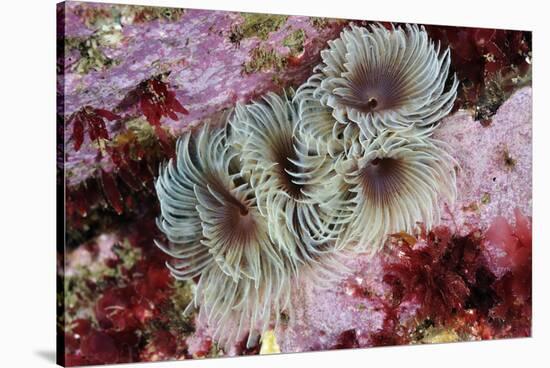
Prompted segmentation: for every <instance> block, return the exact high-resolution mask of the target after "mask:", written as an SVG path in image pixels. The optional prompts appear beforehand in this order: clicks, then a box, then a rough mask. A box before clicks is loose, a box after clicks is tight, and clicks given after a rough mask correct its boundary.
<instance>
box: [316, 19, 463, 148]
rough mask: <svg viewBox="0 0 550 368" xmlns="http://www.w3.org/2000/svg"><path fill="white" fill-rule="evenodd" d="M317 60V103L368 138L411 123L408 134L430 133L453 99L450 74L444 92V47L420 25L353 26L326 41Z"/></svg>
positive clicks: (454, 86)
mask: <svg viewBox="0 0 550 368" xmlns="http://www.w3.org/2000/svg"><path fill="white" fill-rule="evenodd" d="M321 57H322V59H323V64H322V65H321V67H320V68H321V71H322V74H323V76H324V78H323V80H322V82H321V85H320V86H319V87H318V88H317V90H316V94H317V95H319V96H320V101H321V103H322V104H323V105H325V106H328V107H330V108H331V109H332V114H333V116H334V118H335V119H336V120H337V121H339V122H341V123H343V124H348V123H351V122H353V123H356V124H358V125H359V127H360V128H361V130H362V131H363V133H364V134H365V135H366V136H368V137H373V136H375V135H376V134H377V131H379V130H381V129H384V128H389V129H393V130H398V129H402V128H406V127H409V126H411V125H414V126H416V127H417V128H418V129H417V130H414V131H412V132H411V133H415V134H426V133H429V132H430V130H431V129H433V127H434V124H435V123H436V122H437V121H438V120H440V119H441V118H442V117H443V116H445V115H447V114H448V113H449V112H450V110H451V108H452V106H453V103H454V100H455V98H456V90H457V87H458V81H457V79H456V77H455V76H453V78H452V81H451V82H450V83H449V84H450V86H449V87H448V89H447V90H445V86H446V83H447V77H448V73H449V66H450V52H449V49H447V50H445V51H444V52H443V53H440V46H439V44H437V45H434V43H433V42H432V41H430V40H429V38H428V34H427V33H426V31H425V30H424V28H423V27H420V28H419V27H418V26H416V25H406V26H405V29H403V28H401V27H398V28H395V29H392V30H387V29H386V28H384V27H382V26H371V29H370V31H369V30H367V29H366V28H362V27H356V26H352V27H351V28H350V29H346V30H344V31H343V32H342V34H341V38H339V39H336V40H334V41H329V49H327V50H324V51H322V52H321Z"/></svg>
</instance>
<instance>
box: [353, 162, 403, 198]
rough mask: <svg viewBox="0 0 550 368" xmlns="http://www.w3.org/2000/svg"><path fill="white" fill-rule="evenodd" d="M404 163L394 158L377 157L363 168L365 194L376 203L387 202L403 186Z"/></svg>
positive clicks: (361, 171)
mask: <svg viewBox="0 0 550 368" xmlns="http://www.w3.org/2000/svg"><path fill="white" fill-rule="evenodd" d="M402 167H403V163H402V162H401V161H400V160H398V159H394V158H390V157H385V158H375V159H373V160H371V161H369V162H368V163H367V164H366V165H365V166H364V167H363V168H362V169H361V170H360V178H361V183H362V188H363V194H364V195H365V197H367V198H368V199H369V200H371V201H373V202H374V203H376V204H379V205H380V204H384V203H386V202H387V201H388V200H389V199H390V198H391V197H392V196H395V195H397V194H398V193H399V190H400V189H401V187H402V180H403V176H402Z"/></svg>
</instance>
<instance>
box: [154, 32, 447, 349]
mask: <svg viewBox="0 0 550 368" xmlns="http://www.w3.org/2000/svg"><path fill="white" fill-rule="evenodd" d="M321 57H322V59H323V63H322V64H321V65H319V66H318V67H317V68H315V69H314V73H315V74H314V75H313V76H311V77H310V78H309V79H308V81H307V82H306V83H305V84H303V85H302V86H301V87H300V88H298V90H297V92H296V94H295V95H294V97H293V98H292V99H289V98H288V97H287V95H283V96H282V97H281V96H278V95H275V94H273V93H269V94H267V95H266V96H265V97H264V98H263V100H261V101H257V102H253V103H250V104H248V105H246V106H244V105H240V104H239V105H237V106H236V108H235V111H234V113H233V116H232V117H231V119H230V124H229V125H227V126H226V127H225V128H227V129H222V128H214V127H212V126H210V125H208V124H205V125H202V126H201V127H200V128H198V129H197V130H196V131H194V132H188V133H185V134H184V135H183V136H182V137H181V138H180V139H179V141H178V144H177V147H176V150H177V161H169V162H168V164H166V165H165V166H163V167H162V168H161V170H160V175H159V178H158V179H157V182H156V190H157V195H158V198H159V201H160V207H161V215H160V217H159V219H158V226H159V228H160V230H161V231H162V232H163V233H164V234H165V235H166V237H167V238H168V240H169V244H168V245H163V244H160V243H159V244H158V246H159V247H160V248H161V249H163V250H164V251H165V252H166V253H167V254H169V255H171V256H172V257H173V258H174V262H173V263H170V264H168V267H169V268H170V270H171V272H172V274H173V275H174V276H175V277H176V278H178V279H194V278H196V277H199V281H198V284H197V290H196V293H195V298H194V303H193V305H194V306H197V305H198V304H200V305H201V308H200V312H199V313H200V314H201V315H203V316H205V317H206V318H207V320H208V321H209V323H210V324H211V326H213V327H214V328H215V332H214V336H213V337H214V338H216V339H218V340H219V342H220V343H221V344H222V345H223V344H231V343H233V342H235V341H236V340H237V339H240V338H242V336H243V334H245V333H248V332H249V340H248V343H250V342H252V341H254V338H255V337H256V334H257V333H261V332H263V331H265V330H266V329H267V328H268V326H269V323H270V320H271V319H273V318H275V323H278V318H279V315H280V313H281V312H282V311H283V310H287V311H289V312H292V306H291V305H290V301H289V293H290V285H291V283H292V282H293V281H295V280H296V277H298V276H299V275H306V276H305V277H306V278H308V279H310V280H314V281H313V282H314V283H316V284H317V283H319V284H326V282H327V280H328V281H329V282H330V281H331V280H334V279H336V278H337V277H338V276H340V275H341V274H342V273H344V272H346V269H345V267H344V266H343V263H342V258H344V257H345V256H346V254H347V252H348V250H350V249H351V250H353V251H371V252H372V251H376V250H379V249H380V248H381V247H382V246H383V244H384V242H385V240H386V239H387V236H388V235H389V234H391V233H394V232H399V231H407V232H410V231H412V228H413V226H415V224H416V223H417V221H422V222H424V223H425V225H426V226H427V227H431V226H432V224H434V223H435V222H436V221H437V220H438V219H439V203H438V198H439V197H442V198H445V199H447V200H449V201H452V200H453V199H454V197H455V196H456V183H455V171H454V166H455V165H456V162H455V160H454V159H453V158H452V157H451V156H450V155H449V154H448V153H447V152H446V147H445V144H444V143H443V142H440V141H437V140H435V139H433V138H431V132H432V131H433V129H435V128H436V126H437V123H438V121H439V120H440V119H441V118H442V117H444V116H445V115H446V114H448V113H449V112H450V110H451V108H452V105H453V103H454V100H455V98H456V89H457V80H456V77H454V76H453V77H451V78H450V79H449V78H448V74H449V66H450V55H449V50H445V51H444V52H443V53H440V50H439V45H437V46H435V45H434V44H433V42H431V41H430V40H429V39H428V36H427V33H426V31H425V30H424V28H419V27H417V26H414V25H413V26H410V25H407V26H405V28H404V29H403V28H400V27H399V28H395V29H392V30H387V29H385V28H383V27H381V26H373V27H371V29H370V30H367V29H366V28H359V27H355V26H352V27H351V28H349V29H346V30H345V31H343V32H342V34H341V37H340V38H339V39H336V40H334V41H330V42H329V48H328V49H327V50H325V51H323V52H322V53H321ZM448 79H449V80H448ZM227 131H229V134H226V132H227ZM323 286H324V285H323Z"/></svg>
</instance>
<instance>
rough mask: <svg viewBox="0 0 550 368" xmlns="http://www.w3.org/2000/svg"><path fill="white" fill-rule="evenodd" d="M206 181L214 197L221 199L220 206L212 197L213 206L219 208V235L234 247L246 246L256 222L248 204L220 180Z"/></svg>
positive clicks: (252, 234) (211, 178)
mask: <svg viewBox="0 0 550 368" xmlns="http://www.w3.org/2000/svg"><path fill="white" fill-rule="evenodd" d="M208 179H209V180H208V181H207V182H208V185H209V186H210V189H211V190H212V191H213V192H215V193H216V197H219V198H222V199H223V204H222V203H220V202H219V201H218V200H217V199H214V196H213V197H212V200H213V206H217V207H220V208H219V211H220V212H219V213H220V214H221V217H220V224H221V229H222V232H221V233H220V234H219V235H220V236H222V237H224V238H225V239H226V240H228V241H229V242H231V243H233V244H235V245H244V244H248V243H249V242H250V241H251V240H252V238H253V236H254V234H255V231H256V220H255V219H254V215H253V213H252V212H251V211H250V207H249V205H248V203H246V202H244V201H243V200H241V199H239V198H237V197H236V196H235V195H234V194H233V193H232V192H231V190H229V189H228V188H227V187H226V185H224V184H223V183H222V181H221V180H219V179H217V178H214V177H210V178H208Z"/></svg>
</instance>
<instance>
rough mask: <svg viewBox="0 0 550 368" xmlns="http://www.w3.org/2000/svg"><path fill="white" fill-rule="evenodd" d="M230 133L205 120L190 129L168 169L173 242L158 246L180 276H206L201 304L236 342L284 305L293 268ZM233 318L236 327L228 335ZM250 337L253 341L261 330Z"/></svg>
mask: <svg viewBox="0 0 550 368" xmlns="http://www.w3.org/2000/svg"><path fill="white" fill-rule="evenodd" d="M195 133H196V134H195ZM224 133H225V131H224V130H222V129H215V128H212V127H211V126H209V125H208V124H205V125H203V126H201V127H200V128H199V131H198V132H194V133H186V134H184V135H183V136H182V137H181V138H180V139H179V141H178V144H177V162H174V161H172V160H171V161H170V162H168V164H167V165H166V166H164V167H162V168H161V170H160V175H159V178H158V180H157V182H156V190H157V195H158V198H159V200H160V203H161V216H160V218H159V219H158V225H159V228H160V229H161V230H162V231H163V232H164V234H165V235H166V236H167V238H168V240H169V241H170V245H169V246H165V245H162V244H160V243H159V244H158V246H159V247H161V249H163V250H164V251H165V252H166V253H167V254H169V255H171V256H172V257H173V258H174V259H175V262H173V263H171V264H168V267H169V268H170V270H171V272H172V274H173V275H174V276H175V277H176V278H178V279H192V278H194V277H195V276H200V279H199V283H198V288H197V291H196V294H195V300H194V304H195V305H198V304H201V305H203V308H201V313H203V314H206V317H207V319H208V321H209V323H211V325H213V326H216V327H217V328H218V329H217V331H216V333H215V337H219V338H220V342H222V341H227V342H233V341H235V339H238V338H241V337H242V336H241V334H242V333H243V331H244V332H248V330H250V331H251V332H254V331H256V330H255V329H256V327H257V325H258V324H263V326H262V327H261V328H260V331H262V330H265V329H266V328H267V323H269V321H270V319H271V317H272V314H275V315H278V314H279V313H280V311H281V310H282V309H283V308H284V307H285V305H286V304H287V301H288V292H289V288H288V271H287V269H288V268H289V266H288V265H286V264H285V262H286V257H285V255H283V254H281V252H280V251H279V248H278V247H277V246H276V245H275V244H273V243H272V242H271V240H270V239H269V236H268V231H267V223H266V221H265V219H264V217H263V216H262V215H261V214H260V213H259V211H258V208H257V205H256V199H255V198H254V193H253V190H252V188H251V187H250V186H249V184H248V183H247V182H246V181H245V180H243V178H242V177H241V176H240V174H239V171H240V168H239V167H238V159H236V152H234V151H233V150H232V149H231V147H230V146H229V145H227V144H226V142H225V140H226V138H225V134H224ZM272 308H273V310H272ZM272 311H273V313H272ZM234 321H239V325H238V326H237V328H234V329H232V331H231V332H228V331H223V335H222V334H221V332H222V330H224V329H226V328H227V327H228V326H230V325H232V322H234ZM249 337H250V341H253V338H254V334H253V333H251V334H250V335H249ZM224 339H225V340H224Z"/></svg>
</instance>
